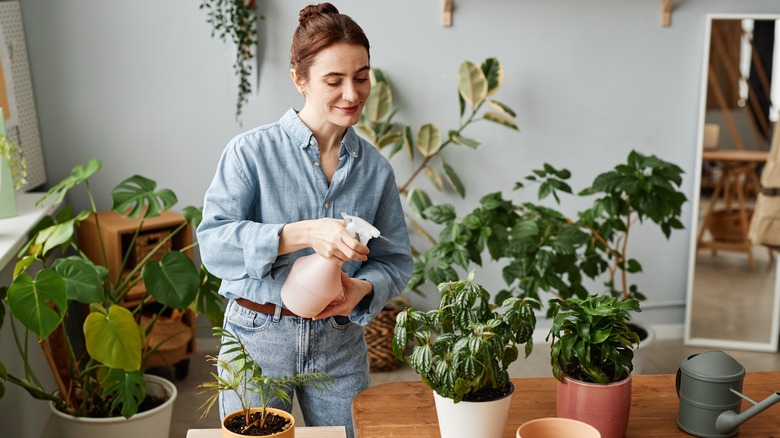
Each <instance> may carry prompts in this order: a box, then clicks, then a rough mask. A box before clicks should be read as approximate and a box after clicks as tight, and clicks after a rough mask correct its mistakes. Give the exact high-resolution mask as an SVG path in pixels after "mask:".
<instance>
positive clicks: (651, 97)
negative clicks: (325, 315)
mask: <svg viewBox="0 0 780 438" xmlns="http://www.w3.org/2000/svg"><path fill="white" fill-rule="evenodd" d="M308 3H309V2H308V1H289V0H285V1H281V0H275V1H274V0H260V1H258V4H259V7H260V10H261V12H262V13H263V14H265V16H266V19H265V20H264V21H261V23H260V35H261V40H262V41H261V46H262V49H261V52H262V53H261V58H262V59H261V63H262V64H261V70H260V75H259V90H258V91H257V92H256V93H255V94H254V95H253V96H252V98H251V101H250V102H249V104H248V106H247V107H246V110H245V114H244V116H243V117H242V121H243V126H240V125H239V124H238V123H236V122H235V120H234V105H235V99H236V79H235V78H234V76H233V72H232V68H231V65H232V55H233V52H232V49H231V48H230V47H229V46H228V45H225V44H223V43H222V42H220V41H218V40H216V39H213V38H212V37H211V36H210V28H209V25H208V24H207V23H206V14H205V12H204V11H202V10H200V9H198V4H199V2H198V1H192V0H166V1H152V0H137V1H133V2H128V1H122V2H120V1H102V2H95V1H91V0H69V1H66V2H41V1H32V0H22V13H23V17H24V24H25V33H26V35H27V45H28V51H29V55H30V63H31V69H32V75H33V83H34V88H35V94H36V102H37V108H38V115H39V122H40V128H41V137H42V142H43V148H44V154H45V160H46V166H47V173H48V177H49V181H50V182H53V181H58V180H59V179H61V178H62V177H64V176H66V175H67V174H68V173H69V171H70V169H71V167H72V166H73V165H75V164H80V163H85V162H86V161H87V160H88V159H89V158H90V157H92V156H97V157H99V158H100V159H102V160H103V165H104V171H103V172H101V174H100V175H99V176H98V177H97V178H96V182H97V184H94V188H95V189H96V192H97V196H98V202H100V203H102V207H103V208H108V207H109V192H110V189H111V188H112V187H113V186H114V185H115V184H116V183H117V182H119V181H120V180H121V179H123V178H125V177H126V176H129V175H131V174H134V173H141V174H143V175H146V176H149V177H151V178H153V179H156V180H157V181H158V182H159V183H160V185H161V186H163V187H170V188H172V189H173V190H174V191H175V192H176V193H177V194H178V195H179V198H180V207H183V206H185V205H190V204H194V205H201V203H202V198H203V193H204V191H205V190H206V187H207V186H208V184H209V182H210V179H211V177H212V175H213V171H214V168H215V164H216V161H217V159H218V156H219V154H220V152H221V151H222V149H223V147H224V146H225V144H226V143H227V141H228V140H229V139H230V138H231V137H232V136H234V135H235V134H237V133H239V132H240V131H242V130H245V129H249V128H251V127H253V126H256V125H258V124H261V123H267V122H270V121H274V120H276V119H277V118H278V117H279V116H280V115H281V114H282V113H283V112H284V111H285V110H286V109H287V108H289V107H291V106H294V107H298V108H300V106H301V104H302V100H301V99H300V98H299V97H298V96H297V93H296V90H295V88H294V87H293V86H292V84H291V81H290V79H289V58H288V56H289V44H290V39H291V36H292V31H293V29H294V28H295V26H296V25H297V13H298V11H299V10H300V8H301V7H303V6H304V5H306V4H308ZM334 4H336V6H338V7H339V8H340V9H341V11H342V12H344V13H347V14H349V15H351V16H352V17H353V18H355V19H356V20H357V21H358V23H360V24H361V25H362V26H363V28H364V29H365V31H366V33H367V34H368V36H369V39H370V40H371V43H372V59H371V60H372V65H373V66H375V67H379V68H381V69H383V70H384V71H385V72H386V73H387V74H388V75H389V77H390V79H391V81H392V83H393V86H394V90H395V97H396V103H397V106H398V107H399V108H401V111H400V113H399V114H398V117H397V120H398V121H401V122H407V123H411V124H412V125H414V126H415V127H418V126H419V125H421V124H422V123H425V122H435V123H437V124H439V126H440V127H441V128H442V129H445V130H446V129H450V128H454V127H456V124H457V123H458V120H457V117H458V115H457V114H458V113H457V95H456V86H455V75H456V71H457V68H458V65H459V64H460V63H461V62H462V61H463V60H466V59H468V60H472V61H474V62H480V61H482V60H483V59H485V58H486V57H489V56H495V57H498V58H499V59H501V60H502V62H503V64H504V69H505V80H504V87H503V89H502V90H501V92H500V94H498V95H497V96H495V97H496V98H497V99H498V100H500V101H503V102H504V103H506V104H507V105H509V106H510V107H512V108H514V109H515V110H516V111H517V113H518V116H517V121H518V123H519V125H520V127H521V129H522V132H520V133H516V132H514V131H510V130H508V129H505V128H502V127H499V126H497V125H492V124H485V123H483V124H481V125H477V126H475V127H474V128H473V129H472V130H471V131H470V135H472V136H474V137H478V138H481V139H482V140H483V141H484V146H483V147H482V149H480V150H478V151H476V152H475V151H472V150H458V149H453V150H450V151H447V157H448V159H449V161H450V162H451V163H453V165H454V166H455V167H456V168H457V169H458V170H459V171H460V172H461V177H462V179H463V180H464V183H465V185H466V187H467V188H468V193H469V195H468V197H467V199H465V200H464V201H459V200H457V199H453V198H451V197H446V196H439V197H438V198H437V199H436V200H437V201H455V202H456V205H458V206H459V207H460V209H459V211H461V212H463V211H465V209H466V208H471V207H473V206H474V205H475V204H476V202H477V200H478V199H479V198H480V197H481V196H482V195H483V194H485V193H488V192H491V191H496V190H506V191H509V190H510V189H511V188H512V186H513V185H514V182H515V181H517V180H519V178H520V177H522V176H524V175H526V174H527V173H528V171H529V169H532V168H536V167H537V166H540V165H541V164H542V163H544V162H551V163H552V164H554V165H556V166H560V167H567V168H569V169H571V170H572V171H573V173H574V179H573V185H574V186H575V187H577V188H579V187H583V186H584V185H585V184H587V183H588V182H589V181H590V180H591V179H592V178H593V177H594V176H595V175H596V174H597V173H599V172H601V171H604V170H606V169H607V168H609V167H611V166H612V165H614V164H615V163H617V162H618V161H620V160H623V159H624V158H625V157H626V155H627V153H628V151H629V150H631V149H632V148H635V149H638V150H640V151H642V152H645V153H654V154H657V155H659V156H661V157H663V158H665V159H668V160H670V161H673V162H675V163H677V164H678V165H680V166H681V167H682V168H683V169H685V171H686V178H685V181H684V187H683V189H684V191H685V192H686V193H687V194H688V197H689V199H690V198H691V197H692V194H693V171H694V169H695V163H694V160H695V152H694V148H695V144H696V132H697V131H696V129H697V127H696V125H697V123H698V115H697V111H698V108H699V90H700V85H699V81H700V78H701V71H700V69H701V60H702V49H703V45H704V44H703V38H704V29H705V15H706V14H707V13H710V12H775V13H780V2H777V1H776V0H740V1H729V0H707V1H703V0H697V1H685V2H677V4H676V6H675V9H674V11H673V14H672V24H671V27H668V28H664V27H662V26H661V25H660V19H661V11H660V2H658V1H657V0H643V1H637V0H634V1H625V0H590V1H582V0H547V1H543V2H542V1H536V0H488V1H480V2H476V1H459V0H456V1H455V11H454V18H453V24H454V25H453V27H451V28H445V27H442V25H441V9H442V2H441V1H438V0H429V1H419V0H394V1H392V2H388V1H379V0H340V1H339V0H336V1H334ZM395 164H396V169H397V172H398V174H399V177H403V176H405V175H407V174H408V167H407V166H405V163H403V162H402V161H400V160H399V161H398V162H396V163H395ZM421 182H422V181H421ZM81 202H82V203H83V202H85V201H84V200H81ZM580 207H581V206H576V205H575V206H571V207H570V208H571V209H572V212H574V210H576V209H579V208H580ZM690 207H691V205H690V203H689V204H687V205H686V209H685V216H686V217H685V223H686V225H689V224H690V217H689V216H690V211H691V210H690ZM689 233H690V230H689V229H686V230H685V231H683V232H680V233H677V234H675V235H673V237H672V239H671V240H670V241H668V242H667V241H665V240H664V239H663V236H662V234H661V233H660V231H658V230H656V229H654V228H646V229H640V230H638V231H637V233H636V234H635V235H634V236H633V237H632V239H634V240H633V242H632V250H633V251H634V253H633V254H634V256H635V257H636V258H638V259H639V260H641V261H642V262H643V264H644V268H645V274H644V275H643V276H641V277H639V278H636V281H637V282H638V283H639V285H640V287H641V288H642V289H643V290H645V291H646V292H647V293H648V295H649V297H650V299H649V300H648V302H647V303H646V306H645V307H646V309H647V310H646V311H645V312H644V313H643V314H642V315H643V317H644V319H645V320H646V321H647V322H651V323H657V324H669V323H671V324H680V323H682V321H683V318H684V313H683V305H682V303H683V301H684V299H685V288H686V279H687V267H688V248H689V242H690V238H689V236H690V235H689ZM478 279H479V281H481V282H482V283H484V284H485V286H487V287H488V288H489V289H492V290H498V289H499V288H500V287H501V286H502V282H501V280H500V276H499V270H498V268H497V267H488V268H486V269H484V270H483V272H482V273H481V274H479V276H478ZM432 295H434V294H432ZM415 300H417V301H420V300H419V299H415ZM436 301H437V299H436V297H434V296H430V297H429V298H428V300H427V302H423V303H418V304H422V305H423V306H425V305H431V304H433V303H436ZM665 303H672V304H673V306H672V307H670V308H667V307H661V308H656V309H653V306H654V305H661V306H665Z"/></svg>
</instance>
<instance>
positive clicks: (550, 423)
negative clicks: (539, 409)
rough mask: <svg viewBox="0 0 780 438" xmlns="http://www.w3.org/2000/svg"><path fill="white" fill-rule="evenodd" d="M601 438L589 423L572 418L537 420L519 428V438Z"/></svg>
mask: <svg viewBox="0 0 780 438" xmlns="http://www.w3.org/2000/svg"><path fill="white" fill-rule="evenodd" d="M574 437H576V438H601V434H600V433H599V431H598V430H597V429H596V428H595V427H593V426H591V425H590V424H588V423H583V422H582V421H577V420H572V419H571V418H556V417H548V418H537V419H536V420H531V421H528V422H526V423H523V424H522V425H521V426H520V427H519V428H517V438H574Z"/></svg>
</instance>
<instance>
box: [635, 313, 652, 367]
mask: <svg viewBox="0 0 780 438" xmlns="http://www.w3.org/2000/svg"><path fill="white" fill-rule="evenodd" d="M629 324H630V325H635V326H637V327H640V328H641V329H642V330H644V331H645V332H647V337H646V338H644V339H641V340H640V342H639V348H637V349H636V350H634V360H633V362H632V363H633V364H634V370H633V371H631V374H632V375H637V374H644V369H645V363H646V362H647V350H648V348H650V346H651V345H652V344H653V343H654V342H655V330H653V327H652V326H650V325H648V324H641V323H637V322H635V321H630V322H629Z"/></svg>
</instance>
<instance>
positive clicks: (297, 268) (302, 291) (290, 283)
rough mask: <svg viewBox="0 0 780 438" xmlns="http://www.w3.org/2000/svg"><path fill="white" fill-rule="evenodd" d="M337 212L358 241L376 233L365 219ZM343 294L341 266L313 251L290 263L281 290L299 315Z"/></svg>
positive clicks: (313, 313) (309, 315)
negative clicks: (290, 266) (291, 264)
mask: <svg viewBox="0 0 780 438" xmlns="http://www.w3.org/2000/svg"><path fill="white" fill-rule="evenodd" d="M341 216H342V217H344V220H345V221H346V222H347V227H346V228H347V231H349V232H350V233H353V234H355V238H356V239H358V241H360V243H363V244H364V245H365V244H368V241H369V240H370V239H371V238H374V237H379V230H377V229H376V228H375V227H374V226H373V225H371V224H369V223H368V222H366V221H365V220H363V219H361V218H359V217H357V216H350V215H348V214H346V213H341ZM343 294H344V290H343V288H342V286H341V267H340V266H339V265H337V264H336V263H335V262H334V261H332V260H328V259H326V258H325V257H322V256H321V255H319V254H317V253H314V254H311V255H307V256H303V257H301V258H299V259H297V260H296V261H295V263H293V266H292V268H290V274H289V275H288V276H287V279H286V280H285V281H284V284H283V285H282V292H281V295H282V302H283V303H284V306H285V307H286V308H288V309H290V310H291V311H292V312H293V313H295V314H296V315H298V316H301V317H303V318H313V317H314V316H317V315H318V314H319V313H320V312H322V311H323V310H324V309H325V307H327V306H328V304H330V303H331V302H333V301H334V300H335V299H337V298H338V297H339V296H341V295H343Z"/></svg>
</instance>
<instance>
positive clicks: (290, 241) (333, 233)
mask: <svg viewBox="0 0 780 438" xmlns="http://www.w3.org/2000/svg"><path fill="white" fill-rule="evenodd" d="M303 248H312V249H314V251H315V252H316V253H317V254H319V255H321V256H322V257H325V258H326V259H328V260H332V261H333V262H335V263H336V264H338V265H339V266H341V265H343V264H344V263H346V262H347V261H348V260H350V259H351V260H355V261H356V262H365V261H366V260H368V247H367V246H366V245H364V244H362V243H360V242H359V241H358V240H357V239H355V236H354V235H352V234H350V233H349V232H348V231H347V228H346V222H345V221H343V220H339V219H331V218H323V219H314V220H307V221H300V222H292V223H289V224H286V225H285V226H284V228H282V233H281V235H280V236H279V254H289V253H291V252H294V251H298V250H299V249H303Z"/></svg>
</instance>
